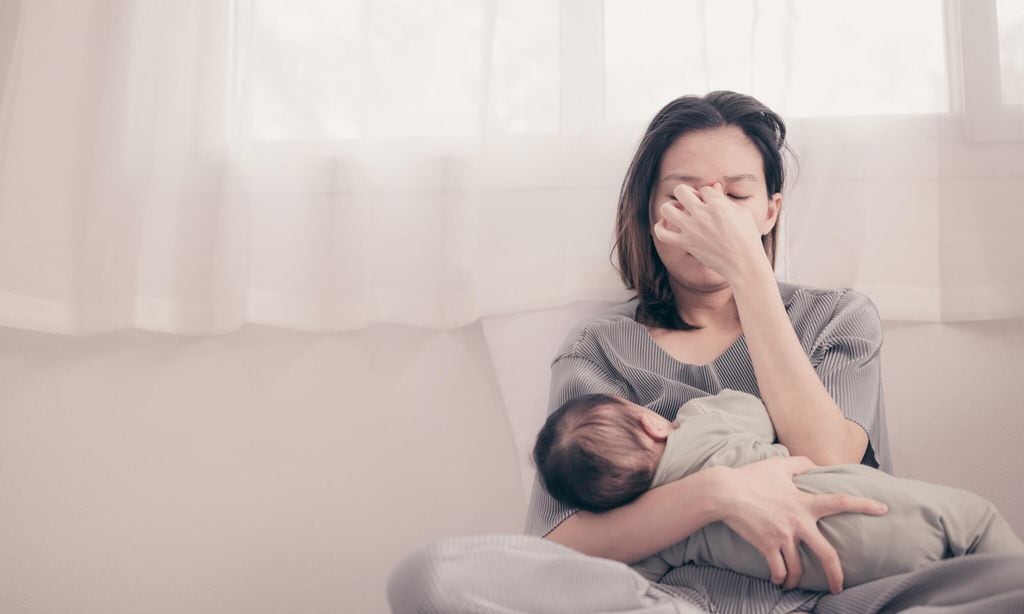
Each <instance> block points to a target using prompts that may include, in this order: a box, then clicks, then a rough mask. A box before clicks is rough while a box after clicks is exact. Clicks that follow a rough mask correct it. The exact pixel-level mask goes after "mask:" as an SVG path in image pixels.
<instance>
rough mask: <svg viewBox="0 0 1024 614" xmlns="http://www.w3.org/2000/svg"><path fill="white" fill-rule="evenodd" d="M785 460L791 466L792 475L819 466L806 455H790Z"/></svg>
mask: <svg viewBox="0 0 1024 614" xmlns="http://www.w3.org/2000/svg"><path fill="white" fill-rule="evenodd" d="M785 462H786V464H787V465H788V466H789V470H790V472H791V473H792V475H800V474H801V473H806V472H808V471H810V470H811V469H814V468H815V467H817V465H815V464H814V461H812V460H811V459H809V458H807V457H806V456H790V457H788V458H786V460H785Z"/></svg>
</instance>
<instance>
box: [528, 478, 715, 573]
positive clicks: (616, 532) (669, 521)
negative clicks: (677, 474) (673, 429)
mask: <svg viewBox="0 0 1024 614" xmlns="http://www.w3.org/2000/svg"><path fill="white" fill-rule="evenodd" d="M720 474H721V472H720V471H719V470H718V468H712V469H707V470H704V471H698V472H697V473H694V474H692V475H689V476H687V477H685V478H682V479H680V480H676V481H674V482H669V483H668V484H665V485H663V486H659V487H658V488H652V489H651V490H648V491H647V492H645V493H644V494H643V495H641V496H640V498H639V499H637V500H636V501H633V502H632V503H629V504H627V505H624V506H621V507H617V508H615V509H612V510H609V511H607V512H603V513H600V514H595V513H592V512H584V511H580V512H576V513H575V514H573V515H572V516H569V517H568V518H566V519H565V520H564V521H563V522H562V523H561V524H559V525H558V526H557V527H555V528H554V529H553V530H552V531H551V532H550V533H548V534H547V535H546V536H545V537H547V538H548V539H550V540H552V541H554V542H558V543H560V544H562V545H563V546H569V547H570V548H573V549H574V550H579V551H580V552H583V553H584V554H589V555H591V556H599V557H602V558H606V559H613V560H616V561H622V562H623V563H635V562H637V561H640V560H642V559H645V558H647V557H649V556H651V555H652V554H654V553H656V552H659V551H661V550H664V549H665V548H668V547H669V546H671V545H673V544H676V543H678V542H680V541H682V540H684V539H686V538H687V537H689V536H690V535H692V534H693V533H696V532H697V531H699V530H700V529H701V528H702V527H704V526H705V525H708V524H710V523H712V522H715V521H717V520H721V519H722V518H721V511H720V510H719V509H718V505H717V501H718V499H719V498H720V496H719V490H721V488H722V481H721V475H720ZM655 527H656V529H655Z"/></svg>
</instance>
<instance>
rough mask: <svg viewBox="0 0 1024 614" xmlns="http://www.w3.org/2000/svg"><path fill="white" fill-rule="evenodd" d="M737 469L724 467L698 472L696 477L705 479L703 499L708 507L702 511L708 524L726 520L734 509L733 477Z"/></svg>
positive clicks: (709, 468)
mask: <svg viewBox="0 0 1024 614" xmlns="http://www.w3.org/2000/svg"><path fill="white" fill-rule="evenodd" d="M735 471H736V470H735V469H733V468H732V467H727V466H724V465H719V466H717V467H708V468H707V469H702V470H701V471H698V472H697V473H696V474H695V475H696V476H700V477H701V478H703V479H704V484H703V487H704V491H705V494H706V496H704V497H703V498H702V500H703V502H704V503H705V505H706V506H707V507H706V509H705V510H703V511H702V513H703V515H705V517H706V519H707V523H706V524H711V523H712V522H720V521H722V520H725V518H726V517H727V516H728V515H729V513H730V511H731V509H732V507H733V506H732V502H733V501H734V499H735V497H734V496H733V495H732V492H733V480H732V476H733V474H734V473H735Z"/></svg>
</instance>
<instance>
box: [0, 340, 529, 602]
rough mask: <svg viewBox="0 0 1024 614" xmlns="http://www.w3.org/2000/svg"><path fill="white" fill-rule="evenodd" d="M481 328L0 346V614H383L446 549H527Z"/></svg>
mask: <svg viewBox="0 0 1024 614" xmlns="http://www.w3.org/2000/svg"><path fill="white" fill-rule="evenodd" d="M494 382H495V378H494V375H493V372H492V371H491V367H490V363H489V361H488V357H487V354H486V349H485V347H484V344H483V341H482V335H481V333H480V331H479V328H478V327H467V328H464V329H461V330H455V331H449V332H428V331H422V330H416V329H409V328H400V327H379V328H374V329H371V330H368V331H363V332H357V333H351V334H345V335H318V334H304V333H296V332H289V331H284V330H279V329H272V328H263V327H253V326H250V327H246V328H245V329H243V330H241V331H238V332H236V333H232V334H230V335H225V336H221V337H216V338H205V339H190V338H184V337H174V336H166V335H159V334H153V333H144V332H139V331H130V332H123V333H118V334H112V335H104V336H99V337H91V338H70V337H60V336H51V335H44V334H37V333H29V332H24V331H14V330H9V329H0V612H5V613H6V612H10V613H12V614H14V613H17V614H28V613H34V612H45V613H47V614H53V613H57V612H76V613H83V614H84V613H97V614H100V613H103V614H114V613H120V612H124V613H138V612H180V613H183V614H186V613H187V614H201V613H206V612H209V613H218V614H221V613H231V612H239V613H243V612H244V613H246V614H249V613H258V612H267V613H275V614H279V613H281V612H296V613H307V612H346V613H349V612H350V613H353V614H363V613H374V612H386V611H387V607H386V605H385V600H384V580H385V578H386V575H387V572H388V571H389V570H390V569H391V567H392V566H393V565H394V563H395V562H396V561H397V560H398V558H399V557H400V556H401V555H402V554H404V553H405V552H407V551H408V550H409V549H410V548H412V547H413V546H414V545H416V544H419V543H421V542H424V541H426V540H428V539H430V538H433V537H435V536H441V535H453V534H459V533H476V532H519V531H521V529H522V519H523V517H524V511H525V505H526V502H525V500H524V498H523V495H522V492H521V490H520V489H519V486H518V484H519V473H518V467H517V466H516V464H515V462H514V456H515V453H514V451H513V449H512V443H511V436H510V435H509V432H508V427H507V418H506V417H505V414H504V411H503V408H502V406H501V402H500V395H499V393H498V390H497V388H496V384H495V383H494Z"/></svg>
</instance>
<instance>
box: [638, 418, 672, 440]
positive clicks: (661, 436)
mask: <svg viewBox="0 0 1024 614" xmlns="http://www.w3.org/2000/svg"><path fill="white" fill-rule="evenodd" d="M640 426H642V427H643V428H644V432H645V433H647V434H648V435H649V436H650V438H651V439H653V440H654V441H659V442H660V441H665V440H666V439H668V434H669V432H668V431H667V430H666V429H665V428H664V427H662V426H661V425H659V424H657V423H655V422H654V420H652V419H651V417H650V416H649V415H647V414H641V415H640Z"/></svg>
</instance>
